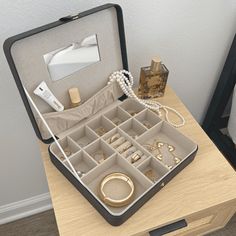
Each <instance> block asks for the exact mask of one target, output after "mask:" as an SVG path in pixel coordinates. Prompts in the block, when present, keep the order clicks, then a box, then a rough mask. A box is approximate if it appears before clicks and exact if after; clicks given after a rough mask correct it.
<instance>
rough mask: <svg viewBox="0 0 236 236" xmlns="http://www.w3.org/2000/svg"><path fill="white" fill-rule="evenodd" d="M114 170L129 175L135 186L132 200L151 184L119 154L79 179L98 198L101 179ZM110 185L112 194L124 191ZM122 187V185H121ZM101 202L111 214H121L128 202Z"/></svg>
mask: <svg viewBox="0 0 236 236" xmlns="http://www.w3.org/2000/svg"><path fill="white" fill-rule="evenodd" d="M114 172H121V173H124V174H125V175H127V176H129V177H130V178H131V179H132V181H133V183H134V186H135V193H134V194H135V196H134V201H135V200H136V199H137V198H139V197H140V196H141V195H142V194H143V193H144V192H145V191H146V190H147V189H149V188H150V187H151V186H152V183H151V181H149V179H147V178H145V176H144V175H143V174H142V173H141V172H140V171H139V170H137V169H136V168H135V167H133V166H131V165H129V164H128V163H127V161H126V160H125V159H124V158H122V157H120V156H119V155H113V156H112V157H110V158H109V159H108V160H107V161H106V162H104V163H103V164H101V165H99V166H98V167H97V168H95V169H93V170H92V171H91V172H90V173H89V174H88V175H86V176H84V177H83V178H82V179H81V180H82V181H83V182H84V184H86V186H88V188H89V189H90V190H91V191H92V192H93V194H94V195H96V196H97V197H98V198H99V196H98V186H99V184H100V183H101V181H102V179H103V178H104V177H105V176H106V175H108V174H111V173H114ZM110 187H111V193H112V194H114V193H115V194H118V195H120V194H123V191H125V188H124V189H123V188H121V187H120V188H118V187H117V185H114V187H113V186H110ZM122 187H123V186H122ZM101 203H102V204H103V205H104V206H105V207H106V208H108V209H109V210H110V211H111V212H112V213H113V214H117V215H119V214H122V212H123V211H124V210H126V209H127V208H128V207H129V205H130V204H132V203H133V202H132V203H130V204H128V205H126V206H123V207H118V208H115V207H111V206H108V205H106V204H105V203H103V202H102V201H101Z"/></svg>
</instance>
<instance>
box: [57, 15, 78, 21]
mask: <svg viewBox="0 0 236 236" xmlns="http://www.w3.org/2000/svg"><path fill="white" fill-rule="evenodd" d="M78 18H79V14H76V15H68V16H64V17H62V18H60V19H59V20H60V21H63V22H66V21H72V20H77V19H78Z"/></svg>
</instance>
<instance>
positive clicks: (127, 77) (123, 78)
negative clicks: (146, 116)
mask: <svg viewBox="0 0 236 236" xmlns="http://www.w3.org/2000/svg"><path fill="white" fill-rule="evenodd" d="M113 82H117V83H118V84H119V86H120V88H121V89H122V91H123V92H124V94H125V95H126V96H127V97H129V98H133V99H135V100H136V101H137V102H139V103H140V104H142V105H143V106H145V107H146V108H149V109H151V110H154V111H156V112H157V114H158V115H159V116H160V117H161V112H160V109H163V110H164V111H165V119H166V121H167V122H168V123H169V124H171V125H172V126H174V127H176V128H178V127H181V126H183V125H184V124H185V119H184V117H183V116H182V115H181V114H180V113H179V112H178V111H176V110H175V109H173V108H171V107H169V106H164V105H162V104H161V103H159V102H157V101H153V100H150V99H148V100H145V99H140V98H139V97H137V95H136V94H135V93H134V91H133V89H132V87H133V85H134V78H133V76H132V74H131V73H130V72H129V71H127V70H120V71H116V72H113V73H112V74H111V75H110V76H109V81H108V84H111V83H113ZM169 111H171V112H173V113H175V114H176V115H177V116H178V117H179V118H180V120H181V122H180V124H175V123H173V122H171V121H170V119H169V115H168V113H169Z"/></svg>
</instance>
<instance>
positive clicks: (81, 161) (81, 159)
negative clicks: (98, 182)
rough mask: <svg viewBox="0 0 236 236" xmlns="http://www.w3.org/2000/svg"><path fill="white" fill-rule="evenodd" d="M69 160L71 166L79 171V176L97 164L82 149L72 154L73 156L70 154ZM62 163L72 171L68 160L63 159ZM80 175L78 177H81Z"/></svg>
mask: <svg viewBox="0 0 236 236" xmlns="http://www.w3.org/2000/svg"><path fill="white" fill-rule="evenodd" d="M69 160H70V162H71V164H72V166H73V167H74V168H75V170H76V171H77V173H78V172H79V173H78V174H79V176H80V174H82V176H84V175H85V174H87V173H88V172H89V171H90V170H92V169H93V168H94V167H96V166H97V164H96V162H95V161H94V160H93V159H92V158H91V157H90V156H89V155H88V154H87V153H85V152H84V151H81V152H78V153H76V154H74V155H73V156H71V157H70V158H69ZM64 163H65V165H66V166H67V167H68V168H69V169H70V171H71V172H72V170H71V168H70V166H69V164H68V162H67V161H66V160H65V161H64ZM72 173H73V172H72ZM82 176H80V177H82Z"/></svg>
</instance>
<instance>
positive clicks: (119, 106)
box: [117, 105, 132, 119]
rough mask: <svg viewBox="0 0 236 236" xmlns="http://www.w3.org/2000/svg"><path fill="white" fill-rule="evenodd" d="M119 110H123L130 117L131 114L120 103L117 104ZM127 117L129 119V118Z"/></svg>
mask: <svg viewBox="0 0 236 236" xmlns="http://www.w3.org/2000/svg"><path fill="white" fill-rule="evenodd" d="M117 107H118V108H119V109H120V110H121V111H123V112H124V113H125V114H127V115H128V116H129V117H130V118H132V116H131V115H130V114H129V112H127V111H126V110H125V109H124V108H123V107H122V106H121V105H118V106H117ZM130 118H129V119H130Z"/></svg>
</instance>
